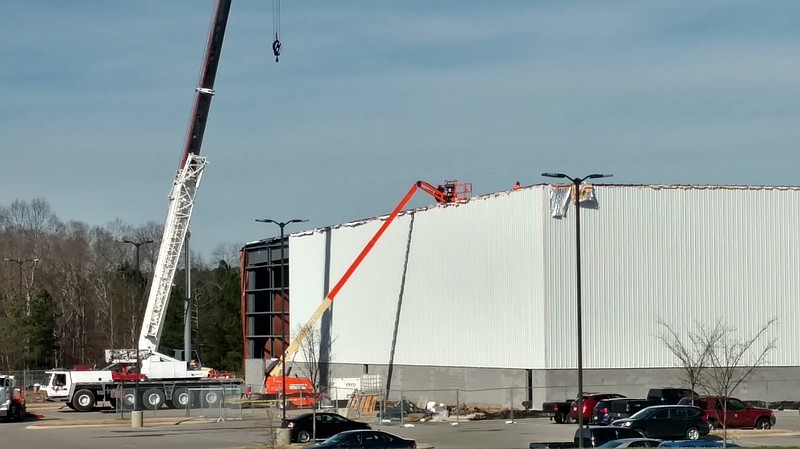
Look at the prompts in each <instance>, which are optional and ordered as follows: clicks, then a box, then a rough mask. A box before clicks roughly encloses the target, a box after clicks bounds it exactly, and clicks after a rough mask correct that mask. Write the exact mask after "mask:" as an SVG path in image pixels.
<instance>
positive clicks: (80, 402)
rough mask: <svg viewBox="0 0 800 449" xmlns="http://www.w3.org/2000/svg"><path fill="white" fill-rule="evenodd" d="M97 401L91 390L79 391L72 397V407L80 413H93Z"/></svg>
mask: <svg viewBox="0 0 800 449" xmlns="http://www.w3.org/2000/svg"><path fill="white" fill-rule="evenodd" d="M96 402H97V400H96V399H95V397H94V392H93V391H91V390H78V391H77V392H76V393H75V396H73V397H72V405H74V406H75V410H77V411H79V412H91V411H92V409H93V408H94V405H95V404H96Z"/></svg>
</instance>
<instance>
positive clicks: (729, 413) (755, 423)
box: [679, 396, 775, 429]
mask: <svg viewBox="0 0 800 449" xmlns="http://www.w3.org/2000/svg"><path fill="white" fill-rule="evenodd" d="M726 402H727V406H726V407H725V408H723V404H725V403H726ZM691 403H692V398H683V399H681V400H680V402H679V404H687V405H690V404H691ZM694 406H695V407H699V408H700V409H701V410H703V413H704V414H705V415H706V420H707V421H708V424H709V425H710V426H711V428H712V429H719V428H721V427H722V423H723V422H724V423H725V424H726V425H727V427H754V428H756V429H769V428H771V427H772V426H774V425H775V414H774V413H772V410H770V409H768V408H760V407H751V406H750V404H748V403H747V402H744V401H742V400H739V399H736V398H731V397H728V398H724V397H719V396H700V397H697V398H694Z"/></svg>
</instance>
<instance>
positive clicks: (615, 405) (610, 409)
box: [592, 398, 661, 426]
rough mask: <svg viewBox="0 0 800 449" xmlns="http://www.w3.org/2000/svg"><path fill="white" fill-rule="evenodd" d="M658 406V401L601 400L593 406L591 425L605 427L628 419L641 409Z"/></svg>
mask: <svg viewBox="0 0 800 449" xmlns="http://www.w3.org/2000/svg"><path fill="white" fill-rule="evenodd" d="M660 404H661V403H660V402H659V401H649V400H647V399H630V398H616V399H603V400H601V401H599V402H598V403H597V405H595V406H594V413H593V414H592V423H594V424H599V425H601V426H607V425H609V424H611V421H616V420H618V419H622V418H628V417H629V416H631V415H633V414H634V413H636V412H638V411H639V410H641V409H643V408H647V407H650V406H651V405H660Z"/></svg>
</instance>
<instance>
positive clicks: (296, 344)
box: [265, 180, 472, 393]
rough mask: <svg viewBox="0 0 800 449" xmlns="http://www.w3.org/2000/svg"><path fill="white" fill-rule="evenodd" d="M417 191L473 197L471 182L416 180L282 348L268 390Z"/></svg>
mask: <svg viewBox="0 0 800 449" xmlns="http://www.w3.org/2000/svg"><path fill="white" fill-rule="evenodd" d="M417 190H422V191H423V192H425V193H427V194H429V195H431V196H432V197H433V198H434V199H435V200H436V202H438V203H440V204H449V203H457V202H463V201H467V200H468V199H469V198H470V197H471V196H472V184H471V183H465V182H458V180H446V181H445V182H444V184H439V185H438V186H437V187H434V186H432V185H431V184H428V183H427V182H425V181H417V182H415V183H414V185H412V186H411V188H410V189H409V190H408V192H407V193H406V195H405V196H404V197H403V199H402V200H400V202H399V203H398V204H397V206H395V208H394V210H392V212H391V213H390V214H389V216H388V217H387V218H386V220H385V221H384V222H383V224H382V225H381V227H380V228H378V231H377V232H375V235H373V236H372V238H371V239H370V240H369V242H367V244H366V246H364V249H362V250H361V252H360V253H359V254H358V256H356V258H355V260H354V261H353V263H351V264H350V267H348V268H347V270H346V271H345V272H344V274H343V275H342V277H341V278H340V279H339V281H338V282H337V283H336V284H335V285H334V286H333V288H332V289H331V291H330V292H329V293H328V295H327V296H325V298H324V299H323V300H322V303H321V304H320V305H319V306H318V307H317V309H316V310H315V311H314V313H313V314H312V315H311V318H309V319H308V321H307V322H306V323H305V324H304V325H303V327H301V328H300V330H299V331H298V332H297V335H296V336H295V338H294V339H293V340H292V341H291V342H290V343H289V345H288V346H287V347H286V351H284V353H283V355H282V356H281V357H280V358H279V359H278V360H277V361H276V362H275V363H274V364H273V365H272V366H270V367H269V368H268V369H267V374H268V376H267V378H266V380H265V385H266V387H267V391H268V393H269V392H270V391H275V390H277V389H278V388H279V384H280V380H281V377H280V375H281V372H282V371H283V365H284V363H285V361H286V360H287V359H288V358H291V357H294V355H295V354H296V353H297V351H298V350H299V349H300V347H301V345H302V343H303V340H305V339H306V337H308V335H309V334H310V333H311V331H312V330H313V329H314V328H315V327H316V325H317V323H319V321H320V320H321V319H322V315H323V314H324V313H325V312H326V311H327V310H328V309H330V307H331V305H332V304H333V300H334V299H335V298H336V295H338V294H339V291H341V289H342V287H344V285H345V284H346V283H347V281H348V280H349V279H350V276H352V275H353V273H354V272H355V271H356V270H357V269H358V266H359V265H361V262H363V261H364V259H365V258H366V257H367V254H369V252H370V251H372V248H373V247H374V246H375V244H376V243H377V242H378V240H380V238H381V236H383V233H384V232H385V231H386V229H387V228H388V227H389V226H390V225H391V224H392V222H394V220H395V218H397V216H398V215H399V214H400V212H401V211H402V210H403V208H404V207H405V206H406V204H408V202H409V201H411V198H412V197H413V196H414V194H415V193H417ZM287 380H288V379H287ZM287 390H289V387H287Z"/></svg>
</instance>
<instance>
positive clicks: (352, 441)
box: [305, 430, 417, 449]
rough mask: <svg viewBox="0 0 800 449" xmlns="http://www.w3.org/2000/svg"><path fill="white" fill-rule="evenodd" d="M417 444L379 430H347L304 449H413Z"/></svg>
mask: <svg viewBox="0 0 800 449" xmlns="http://www.w3.org/2000/svg"><path fill="white" fill-rule="evenodd" d="M416 447H417V442H416V441H414V440H407V439H405V438H400V437H399V436H397V435H392V434H391V433H386V432H382V431H380V430H347V431H344V432H340V433H337V434H336V435H334V436H332V437H330V438H328V439H327V440H325V441H323V442H321V443H319V444H315V445H313V446H308V447H306V448H305V449H334V448H347V449H415V448H416Z"/></svg>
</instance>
